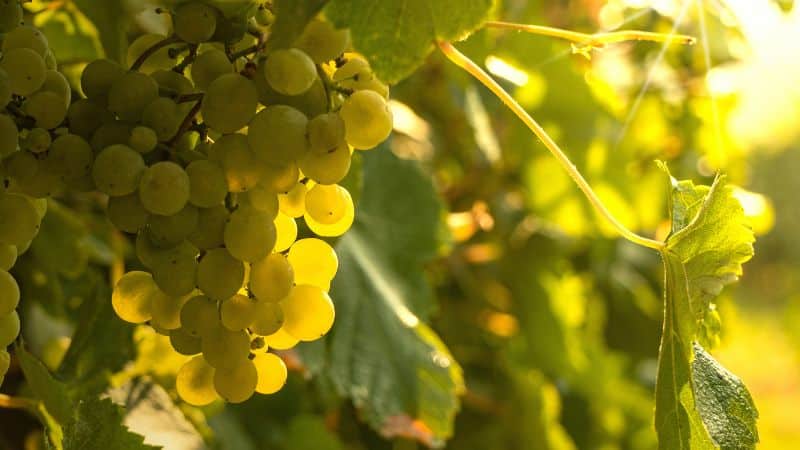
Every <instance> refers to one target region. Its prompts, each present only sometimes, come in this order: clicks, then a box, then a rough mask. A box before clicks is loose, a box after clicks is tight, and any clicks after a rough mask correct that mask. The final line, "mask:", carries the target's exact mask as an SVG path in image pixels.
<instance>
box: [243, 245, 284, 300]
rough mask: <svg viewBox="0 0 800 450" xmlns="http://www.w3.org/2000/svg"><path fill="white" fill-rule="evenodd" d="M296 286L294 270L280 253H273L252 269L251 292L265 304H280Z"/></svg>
mask: <svg viewBox="0 0 800 450" xmlns="http://www.w3.org/2000/svg"><path fill="white" fill-rule="evenodd" d="M292 286H294V270H293V269H292V265H291V264H289V261H288V260H287V259H286V257H285V256H283V255H282V254H280V253H271V254H270V255H269V256H267V257H266V258H264V259H262V260H261V261H258V262H255V263H253V265H252V266H251V267H250V292H252V293H253V295H255V296H256V298H257V299H259V300H261V301H265V302H279V301H281V300H283V299H284V298H286V296H287V295H289V292H291V290H292Z"/></svg>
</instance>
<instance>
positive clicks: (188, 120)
mask: <svg viewBox="0 0 800 450" xmlns="http://www.w3.org/2000/svg"><path fill="white" fill-rule="evenodd" d="M196 102H197V103H195V104H194V106H193V107H192V109H191V110H189V113H188V114H186V117H184V119H183V122H181V126H180V127H179V128H178V132H177V133H175V136H173V137H172V139H170V140H169V142H168V143H167V145H168V146H169V147H174V146H175V144H176V143H177V142H178V139H180V138H181V136H183V135H184V133H186V132H187V131H189V129H190V128H192V121H194V118H195V116H197V113H199V112H200V108H201V107H202V106H203V101H202V97H201V98H200V99H198V100H196Z"/></svg>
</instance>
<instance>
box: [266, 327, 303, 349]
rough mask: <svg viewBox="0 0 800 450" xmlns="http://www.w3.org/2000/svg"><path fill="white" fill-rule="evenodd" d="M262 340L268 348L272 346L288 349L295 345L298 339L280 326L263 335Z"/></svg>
mask: <svg viewBox="0 0 800 450" xmlns="http://www.w3.org/2000/svg"><path fill="white" fill-rule="evenodd" d="M264 342H266V344H267V345H268V346H269V348H274V349H275V350H289V349H290V348H292V347H294V346H295V345H297V343H298V342H299V341H298V340H297V338H295V337H294V336H292V335H290V334H289V333H287V332H286V330H285V329H283V328H280V329H278V331H276V332H275V333H273V334H270V335H269V336H264Z"/></svg>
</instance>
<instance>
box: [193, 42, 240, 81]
mask: <svg viewBox="0 0 800 450" xmlns="http://www.w3.org/2000/svg"><path fill="white" fill-rule="evenodd" d="M229 73H233V64H232V63H231V61H230V60H229V59H228V55H226V54H225V52H223V51H222V50H219V49H216V48H213V49H211V50H207V51H205V52H203V53H201V54H199V55H198V56H197V59H195V60H194V62H193V63H192V71H191V74H192V80H194V84H195V86H197V87H198V88H199V89H201V90H206V89H207V88H208V86H209V85H210V84H211V83H212V82H213V81H214V80H216V79H217V78H219V77H221V76H222V75H225V74H229Z"/></svg>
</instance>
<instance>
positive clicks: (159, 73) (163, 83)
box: [150, 70, 195, 109]
mask: <svg viewBox="0 0 800 450" xmlns="http://www.w3.org/2000/svg"><path fill="white" fill-rule="evenodd" d="M150 76H151V77H153V79H154V80H156V83H158V87H159V88H160V89H161V90H162V91H166V92H168V93H169V94H170V95H184V94H191V93H193V92H195V89H194V84H192V82H191V81H189V79H188V78H186V77H185V76H183V75H181V74H179V73H178V72H175V71H174V70H156V71H155V72H153V73H151V74H150ZM162 95H163V94H162ZM191 107H192V105H188V108H189V109H191Z"/></svg>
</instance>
